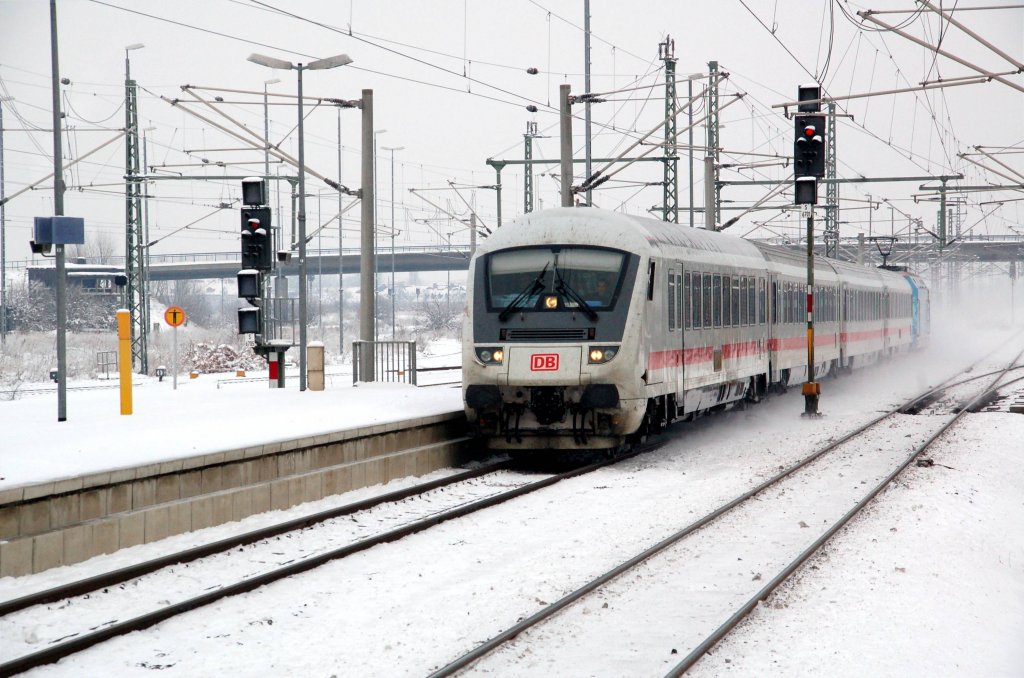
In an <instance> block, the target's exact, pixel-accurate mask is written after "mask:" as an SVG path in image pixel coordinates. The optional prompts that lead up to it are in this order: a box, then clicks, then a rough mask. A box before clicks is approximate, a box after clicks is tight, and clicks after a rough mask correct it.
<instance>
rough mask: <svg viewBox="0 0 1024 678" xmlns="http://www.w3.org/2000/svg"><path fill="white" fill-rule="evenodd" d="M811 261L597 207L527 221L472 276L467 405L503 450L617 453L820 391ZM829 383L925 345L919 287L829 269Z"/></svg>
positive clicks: (821, 355)
mask: <svg viewBox="0 0 1024 678" xmlns="http://www.w3.org/2000/svg"><path fill="white" fill-rule="evenodd" d="M806 261H807V260H806V257H805V256H802V255H801V254H799V253H797V252H793V251H791V250H787V249H783V248H778V247H771V246H767V245H760V244H757V243H752V242H749V241H747V240H743V239H741V238H738V237H735V236H732V235H729V234H726V233H715V232H709V231H706V230H701V229H694V228H689V227H684V226H680V225H678V224H670V223H666V222H663V221H656V220H653V219H645V218H640V217H634V216H629V215H625V214H620V213H617V212H608V211H604V210H599V209H594V208H563V209H553V210H547V211H544V212H535V213H532V214H527V215H524V216H523V217H522V218H520V219H518V220H516V221H514V222H512V223H509V224H506V225H504V226H502V227H501V228H500V229H498V230H497V231H496V232H495V233H494V234H493V235H492V236H491V237H489V238H487V240H486V241H485V243H484V244H483V245H482V246H481V247H480V248H479V249H478V250H477V252H476V255H475V256H474V258H473V260H472V262H471V263H470V267H469V279H468V297H467V301H466V317H465V319H464V324H463V356H462V364H463V396H464V400H465V407H466V415H467V417H468V419H469V421H470V423H471V426H472V428H473V430H474V432H475V433H476V434H478V435H479V436H481V437H483V438H486V440H487V441H488V443H489V445H490V446H491V447H492V448H496V449H511V450H537V449H617V448H619V447H620V446H622V445H623V444H624V443H626V442H627V441H628V440H629V439H630V437H631V436H634V435H638V434H639V435H642V434H645V433H647V432H649V431H656V430H659V429H660V428H661V427H662V426H664V425H665V424H667V423H669V422H671V421H673V420H675V419H677V418H679V417H685V416H695V415H696V414H698V413H700V412H702V411H706V410H709V409H712V408H716V407H720V406H723V405H725V404H727V403H730V402H735V401H738V400H741V399H747V400H751V401H755V400H758V399H760V398H761V397H762V396H763V395H764V394H766V393H767V392H768V391H769V389H772V388H777V389H778V388H785V387H786V385H787V384H790V383H794V384H795V383H800V382H803V381H806V379H807V311H806V309H807V307H806V303H807V297H806V292H807V283H806V280H807V277H806V276H807V272H806V266H807V264H806ZM814 275H815V297H814V303H815V314H814V315H815V334H814V355H815V363H816V365H815V376H816V378H820V377H822V376H824V375H826V374H830V373H835V372H838V371H843V370H848V369H852V368H854V367H860V366H863V365H868V364H871V363H873V362H875V361H878V360H880V359H883V358H887V357H889V356H891V355H893V354H895V353H898V352H902V351H907V350H910V349H912V348H915V347H918V346H921V345H922V344H923V343H924V342H925V341H926V340H927V337H928V332H929V304H928V301H929V297H928V290H927V289H926V288H925V286H924V285H923V283H922V281H921V280H920V279H919V278H917V277H916V276H914V275H912V274H909V273H905V272H895V271H889V270H881V269H876V268H869V267H863V266H857V265H854V264H849V263H845V262H840V261H836V260H834V259H825V258H823V257H816V258H815V273H814Z"/></svg>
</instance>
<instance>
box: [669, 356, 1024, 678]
mask: <svg viewBox="0 0 1024 678" xmlns="http://www.w3.org/2000/svg"><path fill="white" fill-rule="evenodd" d="M1022 355H1024V350H1022V351H1021V352H1020V353H1018V354H1017V356H1016V357H1015V358H1014V359H1013V360H1012V361H1011V362H1010V363H1009V364H1007V366H1006V368H1005V369H1004V370H1002V371H1001V372H1000V373H999V375H998V376H996V377H995V378H994V379H993V380H992V383H991V384H989V386H988V387H986V388H985V389H984V390H982V391H981V392H980V393H979V394H978V395H977V396H975V397H974V398H973V399H972V400H971V401H970V402H969V403H968V404H967V406H965V407H963V408H961V409H960V410H959V411H958V412H957V413H956V414H955V415H954V416H953V417H952V418H950V419H949V420H948V421H947V422H946V423H944V424H943V425H942V426H941V427H939V429H938V431H936V432H935V433H934V434H932V435H931V436H930V437H929V438H928V440H926V441H925V442H924V443H922V444H921V445H919V446H918V447H917V448H915V449H914V451H913V452H912V453H911V454H910V455H908V456H907V458H906V459H905V460H904V461H903V463H901V464H900V465H899V466H897V467H896V469H895V470H894V471H892V473H890V474H889V475H888V476H886V477H885V478H884V479H882V481H881V482H880V483H878V485H876V486H875V487H874V488H872V489H871V491H870V492H868V493H867V495H865V496H864V498H863V499H861V500H860V501H859V502H857V504H856V505H855V506H854V507H853V508H851V509H850V510H849V511H847V512H846V513H845V514H844V515H843V516H842V517H841V518H840V519H839V520H838V521H836V522H835V523H834V524H833V525H832V526H831V527H830V528H829V529H828V530H826V531H825V533H824V534H822V535H821V536H820V537H818V538H817V539H816V540H815V541H814V543H812V544H811V545H810V546H808V547H807V548H806V549H804V550H803V551H802V552H801V553H800V555H799V556H797V557H796V559H794V560H793V561H792V562H791V563H790V564H789V565H787V566H786V567H785V568H783V570H782V571H781V572H779V574H777V575H775V577H773V578H772V579H771V580H770V581H769V582H768V583H767V584H765V585H764V586H763V587H762V588H761V590H760V591H758V592H757V593H756V594H754V596H753V597H752V598H750V600H748V601H747V602H746V603H744V604H743V606H742V607H740V609H739V610H737V611H736V612H735V613H734V614H733V615H732V616H731V617H729V619H727V620H726V621H725V623H723V624H722V625H721V626H719V627H718V628H717V629H715V630H714V631H713V632H712V633H711V635H709V636H708V637H707V638H705V639H704V640H703V641H702V642H701V643H700V644H699V645H697V647H695V648H694V649H693V650H692V651H691V652H690V653H689V654H688V655H686V657H684V658H683V659H682V660H681V661H680V662H679V663H678V664H676V665H675V666H674V667H672V669H671V670H669V672H668V673H666V674H665V676H666V678H677V677H678V676H681V675H683V674H684V673H685V672H686V671H688V670H689V669H690V668H692V667H693V665H694V664H696V663H697V662H698V661H700V660H701V658H703V657H704V655H705V654H707V653H708V652H709V651H710V650H711V648H712V647H714V646H715V645H716V644H718V642H719V641H721V640H722V638H724V637H725V636H726V635H728V634H729V632H730V631H732V630H733V629H734V628H735V627H736V626H737V625H738V624H739V623H740V622H741V621H743V620H744V619H745V618H746V617H747V616H748V615H749V614H750V613H751V612H752V611H753V610H754V608H756V607H757V605H758V603H760V602H761V601H763V600H765V599H766V598H767V597H768V596H769V595H771V594H772V592H773V591H775V589H777V588H778V587H779V586H780V585H781V584H782V583H783V582H785V581H786V580H787V579H789V577H790V576H792V574H793V573H794V572H796V571H797V570H798V569H799V568H800V566H802V565H803V564H804V563H805V562H807V560H808V559H810V557H811V556H813V555H814V554H815V553H817V551H818V549H820V548H821V547H822V546H824V545H825V544H826V543H827V542H828V541H829V540H830V539H831V538H832V537H833V536H835V534H836V533H837V532H839V530H841V529H843V528H844V527H845V526H846V524H847V523H849V522H850V521H851V520H852V519H853V518H854V517H855V516H856V515H858V514H859V513H860V512H861V511H862V510H863V509H864V507H865V506H867V505H868V504H869V503H871V501H872V500H873V499H874V498H875V497H877V496H878V495H879V494H880V493H881V492H882V490H884V489H886V488H887V487H888V486H889V485H890V484H891V483H892V481H893V480H895V479H896V477H897V476H899V475H900V474H901V473H902V472H903V471H904V470H906V468H907V467H908V466H910V464H911V463H912V462H913V461H914V460H915V459H917V458H918V457H919V456H921V453H922V452H924V451H925V450H927V449H928V448H929V447H931V446H932V445H933V444H934V443H935V441H936V440H938V439H939V438H940V437H942V436H943V435H944V434H945V433H946V431H948V430H949V429H950V428H951V427H952V426H953V425H954V424H956V423H957V422H958V421H960V419H961V418H962V417H963V416H964V415H966V414H968V412H969V411H970V408H971V406H972V405H974V403H976V402H978V401H980V400H982V399H983V398H985V397H987V396H988V394H989V393H990V392H992V391H994V390H997V389H998V388H999V386H997V384H998V382H999V381H1000V380H1001V379H1002V378H1003V377H1004V376H1005V375H1006V374H1007V373H1008V372H1009V371H1010V370H1011V369H1014V365H1016V363H1017V362H1018V361H1019V360H1020V358H1021V356H1022Z"/></svg>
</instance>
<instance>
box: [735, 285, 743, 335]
mask: <svg viewBox="0 0 1024 678" xmlns="http://www.w3.org/2000/svg"><path fill="white" fill-rule="evenodd" d="M732 324H733V325H736V326H737V327H739V326H740V325H742V324H743V317H742V316H741V315H740V279H739V278H733V279H732Z"/></svg>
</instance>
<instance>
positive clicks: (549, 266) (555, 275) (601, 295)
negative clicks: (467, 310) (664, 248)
mask: <svg viewBox="0 0 1024 678" xmlns="http://www.w3.org/2000/svg"><path fill="white" fill-rule="evenodd" d="M625 265H626V255H625V253H623V252H617V251H615V250H607V249H599V248H596V247H564V246H557V247H529V248H522V249H515V250H508V251H505V252H495V253H494V254H491V255H489V256H488V258H487V295H488V296H487V303H488V305H489V306H490V307H491V308H492V309H509V308H510V307H511V309H514V310H523V311H532V310H535V309H537V308H538V305H539V303H540V299H541V297H543V296H545V295H551V294H558V295H559V296H560V297H561V305H562V306H563V307H564V308H570V309H575V308H583V307H584V305H585V306H586V307H589V308H590V309H592V310H595V311H601V310H609V309H611V308H613V307H614V306H615V300H616V298H617V297H618V293H619V290H620V288H621V285H622V275H623V271H624V269H625ZM566 290H571V293H570V294H567V293H566ZM581 301H582V302H583V304H581V303H580V302H581ZM513 302H514V303H513Z"/></svg>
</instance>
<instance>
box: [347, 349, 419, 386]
mask: <svg viewBox="0 0 1024 678" xmlns="http://www.w3.org/2000/svg"><path fill="white" fill-rule="evenodd" d="M360 381H391V382H399V383H403V384H412V385H413V386H415V385H416V342H415V341H353V342H352V383H353V384H357V383H359V382H360Z"/></svg>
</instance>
